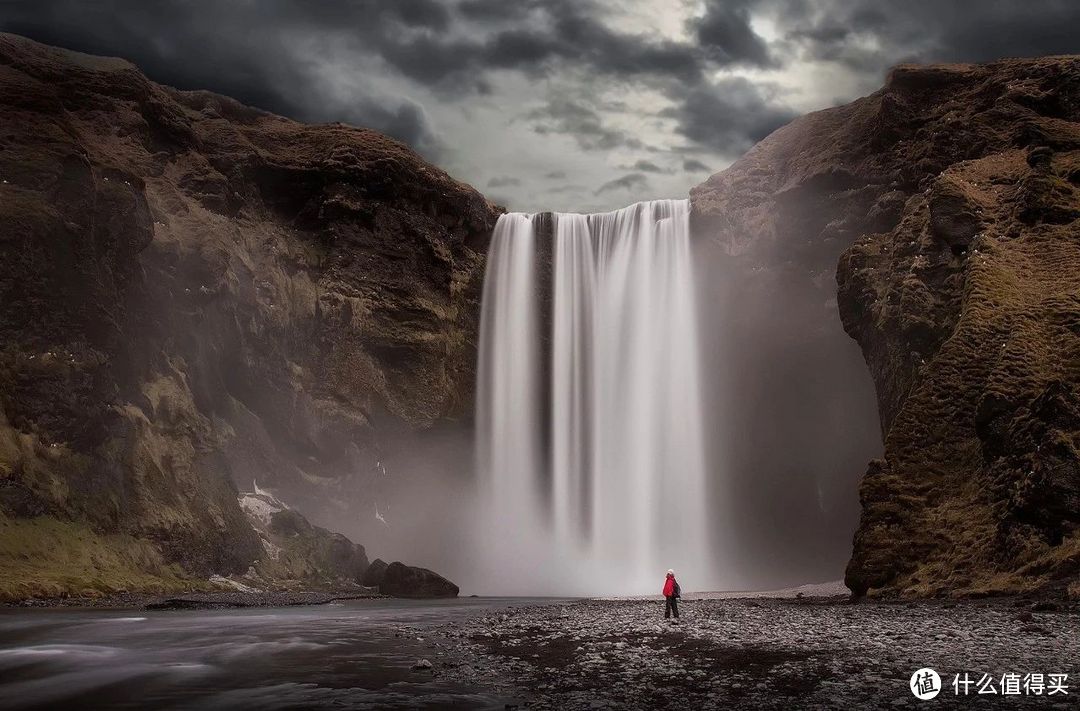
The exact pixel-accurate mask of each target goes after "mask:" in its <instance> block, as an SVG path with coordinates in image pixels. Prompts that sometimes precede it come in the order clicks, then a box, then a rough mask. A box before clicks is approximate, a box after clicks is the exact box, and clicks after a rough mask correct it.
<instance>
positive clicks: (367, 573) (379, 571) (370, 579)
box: [360, 558, 388, 587]
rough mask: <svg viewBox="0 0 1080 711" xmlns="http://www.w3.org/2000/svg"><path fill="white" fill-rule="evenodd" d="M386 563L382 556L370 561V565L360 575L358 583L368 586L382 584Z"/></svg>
mask: <svg viewBox="0 0 1080 711" xmlns="http://www.w3.org/2000/svg"><path fill="white" fill-rule="evenodd" d="M387 567H388V565H387V563H386V561H385V560H383V559H382V558H376V559H375V560H373V561H371V565H369V566H368V567H367V569H366V570H364V572H363V574H362V575H361V576H360V584H361V585H366V586H368V587H378V586H379V585H381V584H382V581H383V576H384V575H385V574H386V569H387Z"/></svg>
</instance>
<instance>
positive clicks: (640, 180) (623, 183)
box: [596, 173, 649, 195]
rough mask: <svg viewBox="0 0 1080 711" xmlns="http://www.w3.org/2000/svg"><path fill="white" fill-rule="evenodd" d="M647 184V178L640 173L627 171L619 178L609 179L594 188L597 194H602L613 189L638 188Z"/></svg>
mask: <svg viewBox="0 0 1080 711" xmlns="http://www.w3.org/2000/svg"><path fill="white" fill-rule="evenodd" d="M648 186H649V179H648V178H646V177H645V176H644V175H643V174H641V173H627V174H626V175H624V176H622V177H621V178H615V180H609V181H608V182H606V183H604V184H603V185H601V186H600V187H598V188H597V189H596V194H597V195H602V194H604V193H607V192H611V191H613V190H638V189H644V188H647V187H648Z"/></svg>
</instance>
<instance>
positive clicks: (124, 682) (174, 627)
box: [0, 598, 537, 711]
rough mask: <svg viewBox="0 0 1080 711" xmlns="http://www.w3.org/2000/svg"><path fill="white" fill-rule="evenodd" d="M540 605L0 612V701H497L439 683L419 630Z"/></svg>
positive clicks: (287, 704)
mask: <svg viewBox="0 0 1080 711" xmlns="http://www.w3.org/2000/svg"><path fill="white" fill-rule="evenodd" d="M536 602H537V601H536V600H524V599H507V598H503V599H491V598H487V599H484V598H479V599H471V598H464V599H457V600H446V601H409V600H355V601H348V602H343V603H332V604H329V605H322V606H304V607H288V608H251V609H240V610H221V611H219V610H211V611H167V612H165V611H163V612H144V611H141V610H140V611H132V610H127V611H122V610H96V609H90V610H87V609H72V608H56V609H41V610H20V609H8V610H0V709H45V708H95V709H134V708H154V709H260V710H262V711H265V710H267V709H300V708H304V709H323V708H326V709H376V708H377V709H392V708H409V709H414V708H420V709H456V708H461V709H485V708H495V709H502V708H504V705H505V704H506V703H507V702H508V701H509V699H508V698H506V697H505V696H502V695H500V694H499V693H498V692H496V691H495V690H494V689H493V688H486V689H485V688H470V687H467V686H463V685H461V684H458V683H454V682H450V681H445V680H443V679H442V675H441V674H440V667H441V665H442V663H443V662H441V661H439V659H438V654H439V648H438V647H439V645H438V642H437V641H436V640H434V639H428V638H427V637H426V635H425V630H427V629H430V628H432V627H435V626H438V625H446V624H448V623H452V622H455V621H457V620H461V619H464V618H466V617H468V616H470V615H471V614H472V613H480V612H491V611H492V610H496V609H499V608H505V607H509V606H515V605H519V604H526V603H529V604H535V603H536ZM419 659H430V660H431V661H432V662H433V664H434V668H433V669H430V670H423V669H414V668H413V665H414V664H415V663H416V662H417V660H419Z"/></svg>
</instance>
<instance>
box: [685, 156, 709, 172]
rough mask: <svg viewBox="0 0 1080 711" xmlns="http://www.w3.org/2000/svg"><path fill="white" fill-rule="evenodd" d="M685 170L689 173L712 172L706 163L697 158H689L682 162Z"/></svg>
mask: <svg viewBox="0 0 1080 711" xmlns="http://www.w3.org/2000/svg"><path fill="white" fill-rule="evenodd" d="M682 169H683V171H685V172H687V173H710V172H712V171H710V170H709V166H707V165H705V164H704V163H702V162H701V161H699V160H697V159H696V158H687V159H686V160H684V161H683V164H682Z"/></svg>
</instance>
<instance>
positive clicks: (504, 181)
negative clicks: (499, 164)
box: [488, 175, 521, 188]
mask: <svg viewBox="0 0 1080 711" xmlns="http://www.w3.org/2000/svg"><path fill="white" fill-rule="evenodd" d="M518 185H521V179H520V178H514V177H511V176H509V175H497V176H495V177H494V178H492V179H491V180H489V181H488V187H489V188H505V187H514V186H518Z"/></svg>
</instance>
